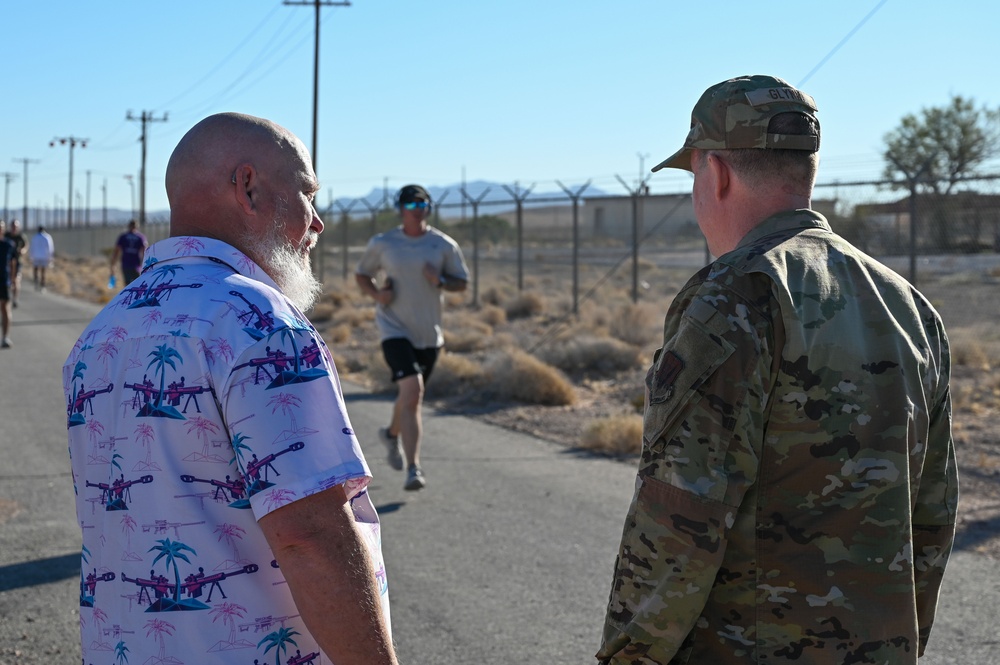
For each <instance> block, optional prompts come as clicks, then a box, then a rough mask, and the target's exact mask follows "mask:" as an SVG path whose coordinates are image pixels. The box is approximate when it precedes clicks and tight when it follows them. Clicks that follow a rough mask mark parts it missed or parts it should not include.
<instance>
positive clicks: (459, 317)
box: [443, 309, 493, 353]
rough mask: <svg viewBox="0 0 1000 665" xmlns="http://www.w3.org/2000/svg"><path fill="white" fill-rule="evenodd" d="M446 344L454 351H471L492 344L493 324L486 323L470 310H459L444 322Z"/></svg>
mask: <svg viewBox="0 0 1000 665" xmlns="http://www.w3.org/2000/svg"><path fill="white" fill-rule="evenodd" d="M443 327H444V344H445V346H446V347H447V348H448V350H449V351H452V352H454V353H471V352H473V351H479V350H480V349H484V348H486V347H487V346H488V345H490V344H492V342H491V341H490V337H491V336H492V335H493V326H491V325H489V324H488V323H484V322H483V321H481V320H480V318H479V317H477V316H476V314H475V312H472V311H470V310H465V309H463V310H459V311H457V312H453V313H452V314H451V315H450V316H448V317H447V321H446V322H445V323H444V326H443Z"/></svg>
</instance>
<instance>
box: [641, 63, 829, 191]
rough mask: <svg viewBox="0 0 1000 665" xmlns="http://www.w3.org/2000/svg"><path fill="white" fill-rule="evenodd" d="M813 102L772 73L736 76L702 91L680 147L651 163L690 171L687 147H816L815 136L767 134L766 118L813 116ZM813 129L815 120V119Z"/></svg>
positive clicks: (711, 148) (767, 120)
mask: <svg viewBox="0 0 1000 665" xmlns="http://www.w3.org/2000/svg"><path fill="white" fill-rule="evenodd" d="M816 111H817V109H816V102H815V101H814V100H813V98H812V97H810V96H809V95H807V94H805V93H804V92H801V91H799V90H796V89H795V88H793V87H792V86H791V85H790V84H789V83H788V82H787V81H783V80H781V79H779V78H777V77H774V76H762V75H759V74H757V75H754V76H741V77H739V78H734V79H730V80H728V81H723V82H722V83H717V84H716V85H713V86H712V87H711V88H709V89H708V90H706V91H705V92H704V93H703V94H702V96H701V98H700V99H699V100H698V103H697V104H695V105H694V110H693V111H691V131H690V132H689V133H688V135H687V139H685V140H684V147H682V148H681V149H680V150H678V151H677V152H675V153H674V154H672V155H670V157H667V158H666V159H665V160H663V161H662V162H660V163H659V164H657V165H656V166H654V167H653V168H652V169H651V170H653V171H659V170H660V169H662V168H675V169H684V170H686V171H690V170H691V150H692V148H697V149H702V150H732V149H738V148H777V149H783V150H808V151H809V152H816V151H817V150H819V133H818V131H817V134H816V135H814V136H813V135H791V134H768V133H767V126H768V123H769V122H770V121H771V118H773V117H774V116H776V115H778V114H779V113H788V112H795V113H805V114H806V115H809V116H812V117H813V118H815V117H816ZM816 122H817V129H818V127H819V124H818V123H819V121H818V120H817V121H816Z"/></svg>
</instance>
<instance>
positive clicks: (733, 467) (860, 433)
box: [597, 76, 958, 665]
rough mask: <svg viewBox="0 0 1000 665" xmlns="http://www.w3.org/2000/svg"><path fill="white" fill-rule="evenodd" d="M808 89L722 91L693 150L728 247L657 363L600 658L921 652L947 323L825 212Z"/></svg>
mask: <svg viewBox="0 0 1000 665" xmlns="http://www.w3.org/2000/svg"><path fill="white" fill-rule="evenodd" d="M815 114H816V105H815V103H814V101H813V100H812V98H811V97H809V96H808V95H806V94H803V93H802V92H799V91H798V90H795V89H794V88H792V87H791V86H790V85H789V84H788V83H786V82H785V81H782V80H781V79H777V78H773V77H769V76H751V77H743V78H738V79H733V80H730V81H725V82H723V83H720V84H718V85H715V86H713V87H711V88H709V89H708V90H707V91H706V92H705V93H704V94H703V95H702V97H701V99H700V100H699V101H698V103H697V105H696V106H695V108H694V111H693V113H692V123H691V131H690V133H689V134H688V137H687V140H686V141H685V143H684V146H683V147H682V148H681V150H679V151H678V152H677V153H675V154H674V155H672V156H671V157H669V158H668V159H666V160H665V161H664V162H662V163H661V164H659V165H657V166H656V167H655V168H654V169H653V171H657V170H659V169H661V168H664V167H672V168H681V169H686V170H689V171H692V172H693V173H694V175H695V180H694V189H693V205H694V209H695V214H696V217H697V219H698V224H699V226H700V227H701V229H702V231H703V233H704V234H705V236H706V238H707V239H708V243H709V248H710V249H711V251H712V253H713V255H715V256H718V257H719V258H718V259H717V260H716V261H715V262H714V263H712V264H711V265H709V266H707V267H705V268H704V269H702V270H701V271H700V272H699V273H698V274H696V275H695V276H694V277H692V278H691V280H690V281H689V282H688V283H687V285H686V286H685V287H684V288H683V289H682V290H681V292H680V293H679V294H678V296H677V297H676V299H675V300H674V302H673V304H672V305H671V307H670V309H669V311H668V313H667V317H666V322H665V324H664V345H663V348H662V349H660V350H659V351H657V353H656V354H655V356H654V362H653V366H652V367H651V368H650V370H649V373H648V374H647V377H646V387H647V406H646V413H645V420H644V424H643V450H642V457H641V460H640V463H639V471H638V477H637V479H636V493H635V496H634V498H633V500H632V505H631V507H630V508H629V512H628V515H627V518H626V520H625V530H624V534H623V536H622V542H621V548H620V550H619V555H618V559H617V562H616V564H615V574H614V581H613V585H612V590H611V597H610V601H609V603H608V611H607V619H606V622H605V626H604V635H603V640H602V644H601V649H600V651H599V652H598V654H597V658H598V659H599V660H600V661H601V662H603V663H644V664H645V663H711V664H713V665H717V664H720V663H721V664H729V663H769V664H770V663H788V662H796V663H830V664H833V663H837V664H840V663H879V664H882V663H893V664H895V663H914V662H916V659H917V657H918V655H919V654H921V653H923V650H924V647H925V645H926V643H927V637H928V634H929V633H930V629H931V624H932V622H933V619H934V612H935V608H936V605H937V599H938V592H939V590H940V586H941V579H942V575H943V573H944V568H945V564H946V563H947V560H948V557H949V554H950V552H951V548H952V544H953V541H954V534H955V512H956V506H957V502H958V477H957V471H956V467H955V453H954V447H953V443H952V437H951V399H950V394H949V373H950V357H949V348H948V339H947V337H946V335H945V332H944V328H943V326H942V323H941V319H940V317H939V316H938V314H937V313H936V312H935V311H934V309H933V308H932V307H931V305H930V304H929V303H928V302H927V300H926V299H925V298H924V297H923V296H922V295H921V294H920V293H918V292H917V290H916V289H915V288H914V287H913V286H911V285H910V284H908V283H907V282H906V281H905V280H903V279H902V278H900V277H899V276H898V275H896V274H895V273H893V272H892V271H890V270H888V269H887V268H885V267H884V266H882V265H880V264H879V263H877V262H876V261H874V260H873V259H871V258H869V257H868V256H866V255H864V254H862V253H861V252H860V251H858V250H857V249H855V248H854V247H853V246H851V245H850V244H849V243H847V242H846V241H845V240H844V239H843V238H841V237H839V236H838V235H836V234H835V233H833V232H832V231H831V230H830V225H829V223H828V222H827V220H826V219H824V218H823V216H822V215H819V214H818V213H816V212H814V211H812V210H809V205H810V199H811V196H812V186H813V182H814V180H815V174H816V167H817V164H818V157H817V154H816V153H817V151H818V149H819V123H818V121H817V120H816V116H815Z"/></svg>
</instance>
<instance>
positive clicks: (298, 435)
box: [221, 324, 371, 519]
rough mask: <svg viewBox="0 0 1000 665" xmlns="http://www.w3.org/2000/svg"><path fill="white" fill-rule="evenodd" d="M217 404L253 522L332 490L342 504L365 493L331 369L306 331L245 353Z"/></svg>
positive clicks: (276, 337) (366, 476)
mask: <svg viewBox="0 0 1000 665" xmlns="http://www.w3.org/2000/svg"><path fill="white" fill-rule="evenodd" d="M221 403H222V409H223V414H224V416H225V419H226V423H227V428H228V430H229V436H230V438H231V442H232V446H233V450H234V452H235V456H236V463H237V465H238V466H239V470H240V474H241V475H242V477H243V480H244V482H245V485H246V499H247V500H248V501H249V504H250V505H249V507H250V508H252V509H253V512H254V515H255V516H256V517H257V519H260V518H261V517H263V516H264V515H266V514H268V513H270V512H271V511H273V510H275V509H277V508H279V507H281V506H283V505H285V504H288V503H291V502H293V501H296V500H298V499H301V498H303V497H306V496H309V495H310V494H314V493H316V492H321V491H323V490H325V489H328V488H330V487H333V486H335V485H341V484H342V485H344V486H345V488H346V489H347V495H348V498H351V497H353V496H354V495H356V494H358V493H359V492H360V491H361V490H363V489H364V488H365V487H366V486H367V484H368V482H369V480H370V478H371V472H370V471H369V469H368V465H367V463H366V462H365V459H364V455H363V453H362V452H361V446H360V444H359V443H358V440H357V437H356V436H355V434H354V430H353V429H352V427H351V423H350V420H349V418H348V415H347V408H346V406H345V403H344V399H343V394H342V393H341V389H340V382H339V379H338V377H337V374H336V369H335V368H334V366H333V364H332V362H331V360H330V355H329V353H328V352H327V349H326V346H325V344H324V343H323V341H322V339H320V338H319V336H318V335H317V334H316V333H315V332H314V331H313V330H311V329H310V328H307V327H295V326H292V325H287V324H286V326H285V327H283V328H279V329H276V330H275V331H273V332H272V333H271V334H270V335H268V336H265V337H264V338H263V339H261V340H259V341H258V342H256V343H255V344H253V345H252V346H250V347H249V348H247V349H246V350H245V351H244V352H243V353H242V354H241V355H240V356H239V357H238V358H237V359H236V360H235V361H234V363H233V368H232V370H231V372H230V379H229V381H228V382H227V385H226V389H225V391H224V396H223V399H222V402H221Z"/></svg>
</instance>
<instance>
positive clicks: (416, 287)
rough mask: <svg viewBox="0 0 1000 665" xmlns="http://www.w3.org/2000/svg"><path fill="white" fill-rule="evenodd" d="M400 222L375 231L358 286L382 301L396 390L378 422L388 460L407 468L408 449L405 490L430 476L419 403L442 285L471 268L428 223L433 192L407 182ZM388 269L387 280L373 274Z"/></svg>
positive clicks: (382, 329)
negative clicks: (386, 420) (423, 461)
mask: <svg viewBox="0 0 1000 665" xmlns="http://www.w3.org/2000/svg"><path fill="white" fill-rule="evenodd" d="M396 206H397V207H398V208H399V213H400V216H401V218H402V224H401V225H400V226H398V227H396V228H395V229H392V230H391V231H387V232H385V233H380V234H378V235H376V236H375V237H374V238H372V239H371V240H370V241H369V243H368V247H367V249H365V253H364V256H362V257H361V261H359V262H358V267H357V270H356V274H355V279H356V280H357V282H358V286H360V287H361V290H362V291H363V292H364V293H366V294H367V295H369V296H371V297H372V298H374V299H375V301H376V302H377V303H378V304H377V305H376V308H375V323H376V325H377V326H378V330H379V337H380V339H381V340H382V353H383V354H384V356H385V360H386V363H387V364H388V365H389V369H390V370H391V372H392V380H393V381H394V382H395V383H396V386H397V388H398V390H399V393H398V394H397V396H396V402H395V404H394V405H393V410H392V422H391V423H390V424H389V426H388V427H384V428H381V429H379V439H380V440H381V441H382V442H383V443H384V444H385V446H386V447H387V449H388V453H389V457H388V458H389V464H390V465H392V467H393V468H394V469H397V470H400V471H401V470H402V469H403V458H404V455H405V458H406V465H407V476H406V484H405V485H404V487H405V488H406V489H408V490H419V489H421V488H423V487H424V485H425V484H426V481H425V479H424V474H423V471H422V470H421V468H420V438H421V432H422V429H423V428H422V423H421V415H420V407H421V405H422V404H423V399H424V386H425V384H426V383H427V380H428V379H429V378H430V375H431V371H432V370H433V369H434V363H435V361H437V357H438V351H439V350H440V348H441V347H442V346H443V345H444V335H443V334H442V333H441V304H442V293H441V291H464V290H465V288H466V286H468V282H469V270H468V268H467V267H466V265H465V259H464V258H463V257H462V250H461V249H459V246H458V243H456V242H455V241H454V240H453V239H452V238H451V237H450V236H448V235H447V234H445V233H442V232H441V231H439V230H438V229H435V228H433V227H431V226H428V224H427V218H428V217H429V216H430V212H431V196H430V194H428V193H427V190H425V189H424V188H423V187H421V186H420V185H407V186H405V187H403V188H402V189H401V190H399V193H398V194H397V195H396ZM379 271H383V272H384V273H385V279H384V280H383V283H382V287H381V288H379V287H378V285H377V284H376V282H375V277H376V276H377V275H378V273H379Z"/></svg>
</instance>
